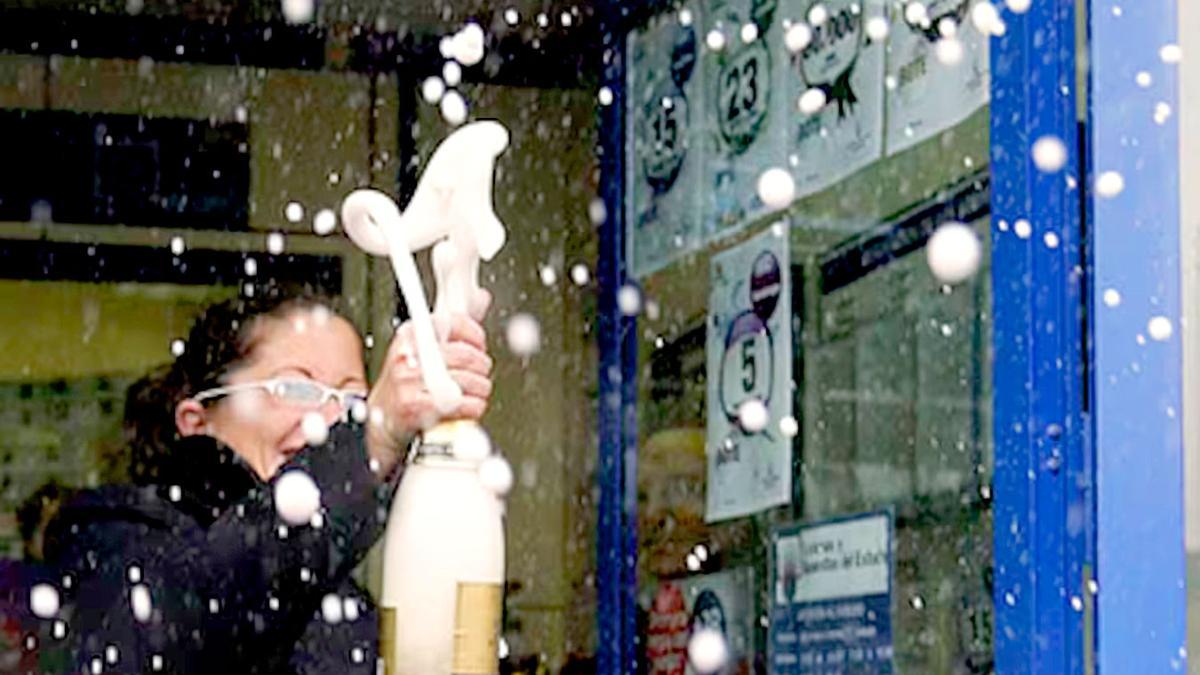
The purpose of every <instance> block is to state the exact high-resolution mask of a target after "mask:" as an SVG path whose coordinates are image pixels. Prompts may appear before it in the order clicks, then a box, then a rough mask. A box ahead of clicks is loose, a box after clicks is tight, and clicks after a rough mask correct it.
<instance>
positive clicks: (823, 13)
mask: <svg viewBox="0 0 1200 675" xmlns="http://www.w3.org/2000/svg"><path fill="white" fill-rule="evenodd" d="M828 20H829V9H828V8H827V7H825V5H823V4H821V3H817V4H815V5H813V6H812V8H810V9H809V10H808V22H809V23H810V24H812V25H813V26H814V27H818V28H819V27H821V26H823V25H824V24H825V22H826V21H828Z"/></svg>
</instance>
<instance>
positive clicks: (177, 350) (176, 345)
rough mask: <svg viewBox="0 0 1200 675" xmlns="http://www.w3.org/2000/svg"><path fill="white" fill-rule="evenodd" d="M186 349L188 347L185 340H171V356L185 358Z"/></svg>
mask: <svg viewBox="0 0 1200 675" xmlns="http://www.w3.org/2000/svg"><path fill="white" fill-rule="evenodd" d="M185 347H186V345H185V343H184V341H183V340H180V339H179V338H175V339H174V340H171V356H174V357H176V358H178V357H180V356H183V352H184V348H185Z"/></svg>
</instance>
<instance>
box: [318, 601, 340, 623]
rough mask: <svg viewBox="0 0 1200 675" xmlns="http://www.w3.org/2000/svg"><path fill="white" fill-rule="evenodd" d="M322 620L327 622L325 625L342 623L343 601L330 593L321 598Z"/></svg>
mask: <svg viewBox="0 0 1200 675" xmlns="http://www.w3.org/2000/svg"><path fill="white" fill-rule="evenodd" d="M321 618H322V619H324V620H325V623H329V624H337V623H341V622H342V599H341V598H339V597H338V596H336V595H334V594H333V593H329V594H327V595H326V596H325V597H323V598H321Z"/></svg>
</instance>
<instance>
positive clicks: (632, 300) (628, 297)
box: [617, 284, 642, 316]
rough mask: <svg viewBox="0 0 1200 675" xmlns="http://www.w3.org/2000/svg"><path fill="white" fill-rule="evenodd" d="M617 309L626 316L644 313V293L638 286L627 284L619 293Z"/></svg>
mask: <svg viewBox="0 0 1200 675" xmlns="http://www.w3.org/2000/svg"><path fill="white" fill-rule="evenodd" d="M617 307H618V308H619V309H620V310H621V313H622V314H624V315H625V316H635V315H636V314H637V313H638V312H640V311H642V292H641V291H639V290H638V289H637V286H631V285H629V284H626V285H624V286H622V287H621V290H619V291H617Z"/></svg>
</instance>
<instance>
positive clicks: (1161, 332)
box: [1146, 316, 1175, 342]
mask: <svg viewBox="0 0 1200 675" xmlns="http://www.w3.org/2000/svg"><path fill="white" fill-rule="evenodd" d="M1146 332H1148V333H1150V337H1151V338H1153V339H1154V340H1157V341H1159V342H1165V341H1167V340H1170V339H1171V334H1172V333H1174V332H1175V329H1174V327H1173V326H1172V325H1171V320H1170V319H1168V318H1167V317H1165V316H1156V317H1154V318H1152V319H1150V323H1149V324H1147V325H1146Z"/></svg>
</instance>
